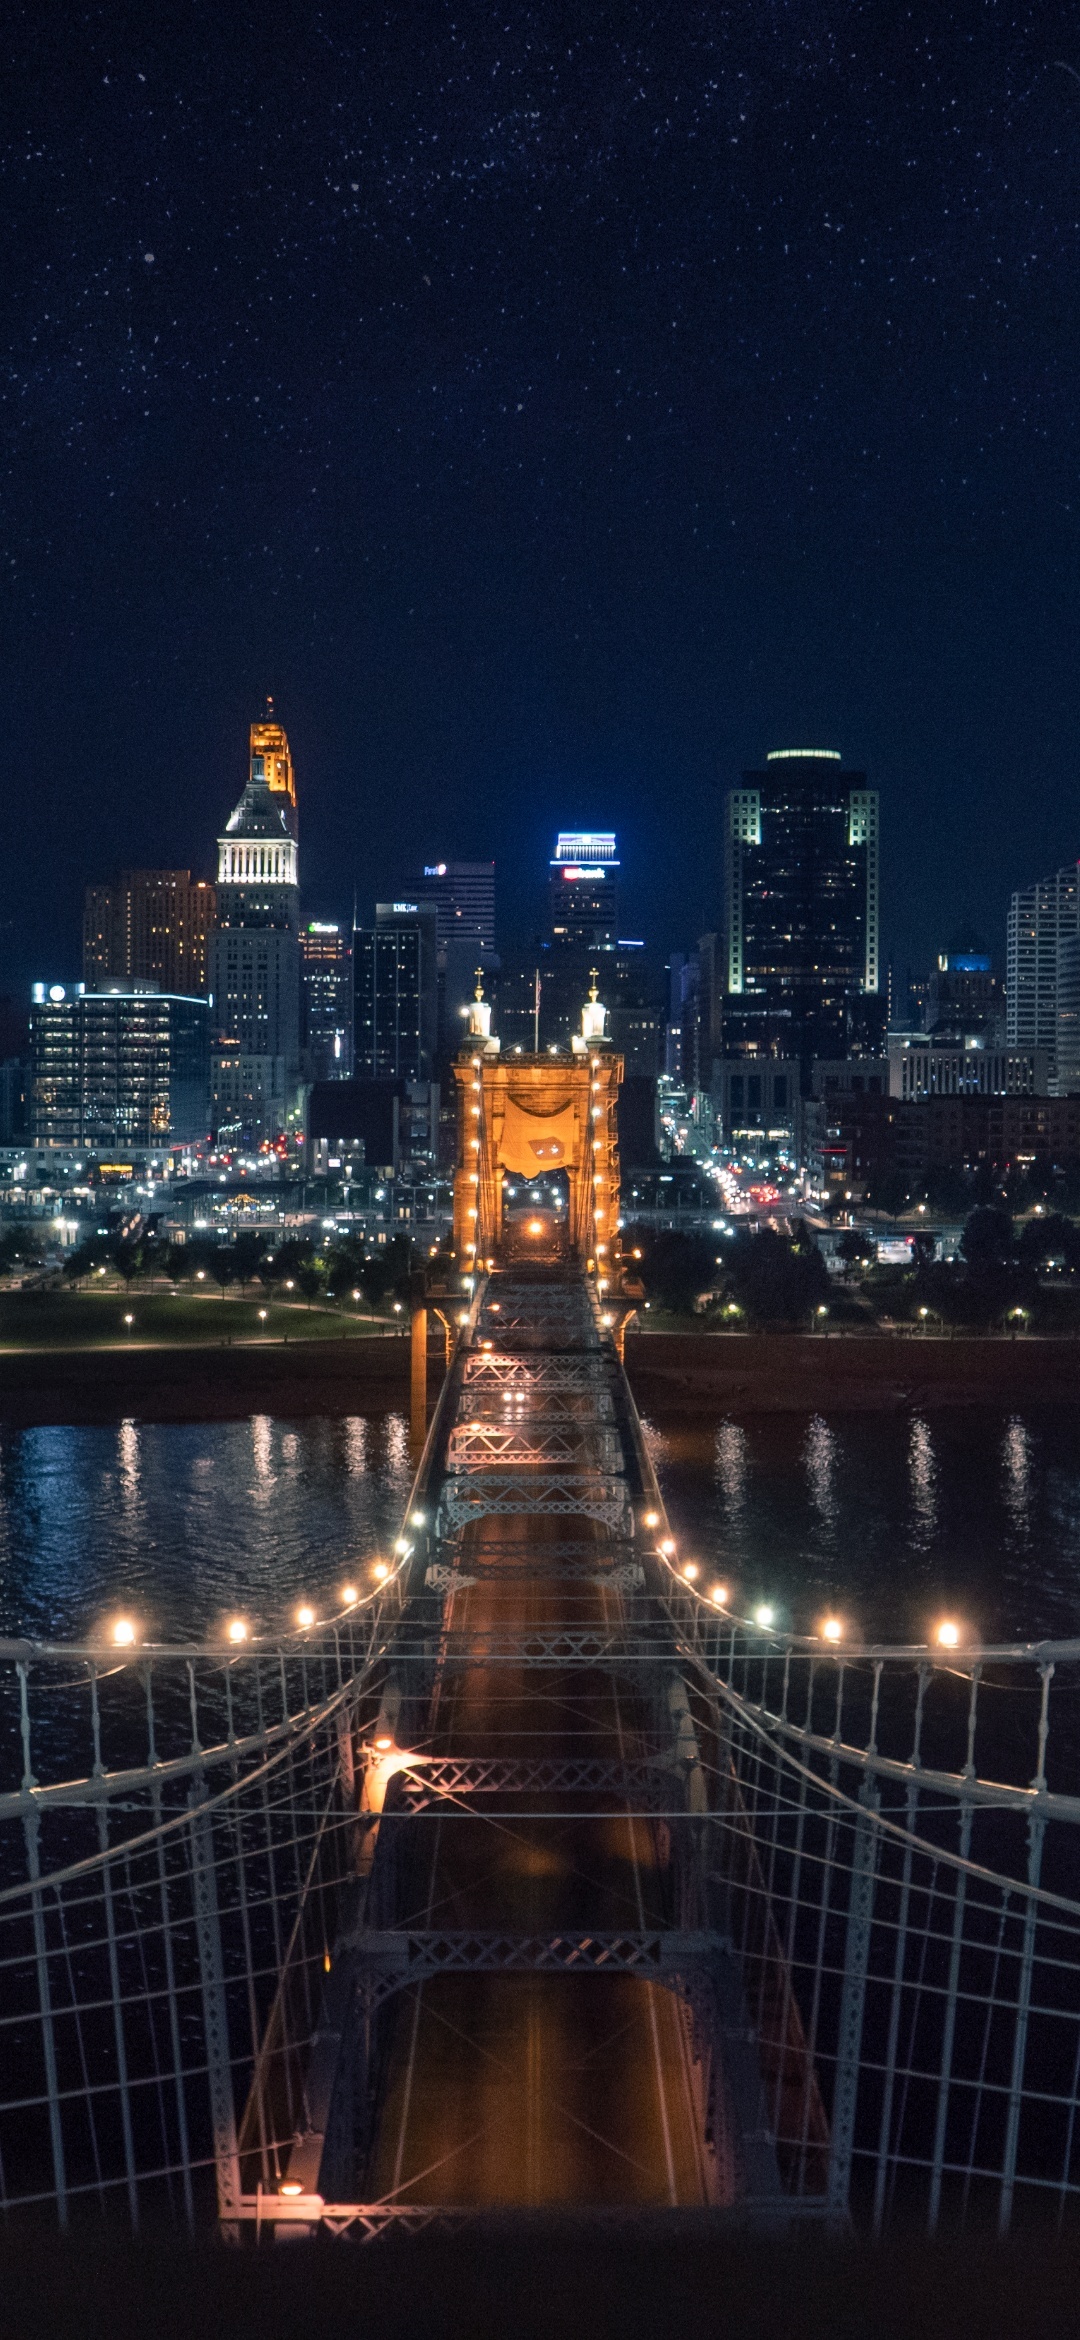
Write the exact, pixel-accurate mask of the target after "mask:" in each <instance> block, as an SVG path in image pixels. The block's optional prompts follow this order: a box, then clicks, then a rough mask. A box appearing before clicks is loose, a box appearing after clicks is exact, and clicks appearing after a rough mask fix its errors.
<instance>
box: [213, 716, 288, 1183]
mask: <svg viewBox="0 0 1080 2340" xmlns="http://www.w3.org/2000/svg"><path fill="white" fill-rule="evenodd" d="M299 926H300V915H299V888H298V882H297V862H296V791H295V786H294V782H293V770H292V758H291V756H290V755H289V745H288V741H287V739H286V737H285V733H284V732H283V730H282V729H281V726H280V724H277V723H272V722H269V721H267V722H264V723H253V724H252V727H251V748H250V766H249V775H248V783H247V786H246V788H245V790H244V793H243V795H242V797H241V798H240V802H239V804H238V805H237V806H236V809H235V811H234V812H233V813H232V814H231V816H230V818H229V820H228V821H227V823H226V826H225V834H224V836H223V837H219V839H218V924H217V931H216V933H215V934H214V937H213V942H212V945H211V952H210V971H211V987H212V990H213V995H214V1026H215V1042H214V1054H213V1110H214V1126H215V1128H216V1129H217V1130H218V1131H219V1133H222V1132H228V1133H229V1134H230V1135H233V1136H235V1137H238V1138H241V1139H246V1140H251V1141H254V1142H256V1143H257V1142H259V1141H260V1140H262V1139H265V1138H276V1137H280V1136H281V1135H282V1134H283V1133H284V1132H285V1131H286V1130H288V1129H291V1128H293V1127H295V1126H296V1125H297V1123H298V1120H299V1110H300V1094H299V1092H300V943H299Z"/></svg>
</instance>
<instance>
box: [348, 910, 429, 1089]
mask: <svg viewBox="0 0 1080 2340" xmlns="http://www.w3.org/2000/svg"><path fill="white" fill-rule="evenodd" d="M353 973H354V980H355V1005H354V1026H353V1063H354V1068H355V1072H356V1077H357V1079H358V1080H405V1081H430V1080H431V1078H432V1076H433V1073H434V1068H435V1050H436V1042H437V1034H438V1001H439V990H438V925H437V914H436V910H435V906H434V904H433V903H430V902H419V901H408V902H377V903H376V905H375V924H374V926H373V927H357V929H356V932H355V934H354V935H353Z"/></svg>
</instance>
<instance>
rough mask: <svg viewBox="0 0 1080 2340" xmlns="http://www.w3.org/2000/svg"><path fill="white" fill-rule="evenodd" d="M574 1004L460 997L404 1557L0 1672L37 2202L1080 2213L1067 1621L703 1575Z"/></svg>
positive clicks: (72, 2210) (11, 2171)
mask: <svg viewBox="0 0 1080 2340" xmlns="http://www.w3.org/2000/svg"><path fill="white" fill-rule="evenodd" d="M591 1004H592V1009H593V1014H592V1021H591V1023H590V1016H589V1010H588V1009H587V1010H586V1012H585V1018H584V1029H583V1034H582V1039H581V1042H580V1043H578V1044H577V1045H576V1048H575V1050H574V1051H573V1052H571V1054H570V1056H569V1057H568V1058H567V1059H565V1060H564V1061H563V1062H561V1063H559V1062H552V1061H551V1060H544V1059H538V1058H532V1059H530V1058H526V1059H523V1060H519V1061H518V1062H517V1063H516V1064H515V1063H513V1062H511V1063H510V1064H507V1063H506V1062H503V1061H500V1060H499V1056H498V1051H497V1044H496V1043H494V1042H493V1041H492V1040H491V1037H490V1032H489V1030H488V1028H487V1023H486V1015H485V1013H484V1012H480V1011H482V1009H483V1003H478V1007H477V1009H476V1010H474V1015H473V1019H472V1029H471V1034H470V1042H469V1046H468V1047H467V1048H466V1050H465V1051H464V1052H463V1055H462V1058H461V1060H460V1062H459V1067H458V1083H459V1115H460V1130H461V1144H460V1167H459V1173H458V1186H457V1194H456V1237H457V1251H458V1259H459V1262H460V1263H461V1267H462V1271H463V1273H462V1284H461V1290H460V1292H459V1295H458V1301H457V1303H456V1316H457V1319H459V1321H454V1322H453V1325H452V1344H451V1347H450V1354H449V1360H448V1365H447V1370H446V1374H445V1379H444V1381H443V1385H442V1389H441V1392H440V1394H439V1397H438V1401H437V1404H436V1407H435V1411H434V1416H433V1419H432V1421H431V1425H430V1429H429V1430H428V1432H427V1436H426V1442H425V1444H424V1448H423V1453H422V1456H421V1458H420V1461H419V1466H418V1469H417V1472H416V1476H415V1480H414V1484H413V1487H412V1490H411V1494H410V1498H409V1503H408V1506H407V1509H406V1512H405V1515H404V1518H403V1520H402V1522H401V1531H400V1534H399V1536H398V1538H397V1540H396V1543H395V1545H394V1548H393V1550H392V1552H390V1553H388V1554H379V1555H361V1556H357V1555H349V1556H348V1573H349V1574H350V1575H351V1576H352V1577H353V1578H354V1581H353V1582H350V1583H349V1584H348V1585H347V1587H346V1588H345V1589H344V1591H343V1594H342V1598H341V1600H340V1603H338V1604H337V1605H335V1606H334V1607H333V1609H332V1611H331V1612H330V1613H327V1614H313V1613H312V1612H310V1611H305V1612H304V1613H303V1622H302V1623H298V1625H297V1627H296V1629H295V1631H292V1632H290V1633H288V1634H287V1635H284V1636H281V1637H258V1636H252V1637H250V1638H245V1639H243V1640H240V1641H234V1642H229V1641H227V1640H224V1641H222V1642H221V1643H219V1644H206V1643H200V1644H199V1645H197V1646H194V1645H193V1646H191V1647H184V1648H178V1647H167V1648H160V1647H153V1646H149V1645H145V1644H140V1643H139V1642H138V1641H133V1642H132V1644H131V1645H130V1646H126V1647H115V1646H110V1645H109V1644H107V1643H104V1642H102V1643H96V1642H95V1643H86V1644H82V1645H68V1644H65V1645H62V1646H57V1645H37V1644H32V1643H30V1642H20V1641H9V1642H6V1643H3V1644H0V1762H2V1769H0V1863H2V1868H0V2202H2V2204H3V2207H4V2209H5V2210H6V2211H7V2212H8V2213H9V2214H10V2215H13V2216H14V2215H17V2214H19V2213H20V2212H21V2213H26V2214H31V2213H32V2214H34V2215H35V2216H37V2217H38V2218H40V2216H41V2215H42V2213H43V2212H47V2213H49V2214H52V2215H55V2217H56V2218H57V2219H58V2220H59V2222H60V2223H61V2224H62V2225H67V2224H70V2223H78V2222H79V2221H80V2220H81V2219H84V2218H86V2217H87V2216H88V2215H91V2214H92V2215H93V2216H94V2217H95V2218H99V2217H100V2214H101V2212H102V2210H103V2209H104V2210H105V2211H106V2212H107V2213H110V2214H111V2215H113V2216H115V2217H116V2218H117V2219H118V2220H121V2221H123V2222H124V2223H126V2224H129V2225H131V2226H133V2227H138V2226H140V2224H143V2223H146V2222H148V2221H153V2222H154V2223H160V2221H161V2220H162V2219H163V2218H170V2219H173V2220H176V2221H178V2222H181V2223H187V2224H189V2225H191V2226H195V2227H198V2226H200V2225H203V2226H207V2227H209V2226H212V2225H213V2224H214V2223H215V2222H216V2224H217V2225H218V2227H219V2228H220V2229H221V2230H222V2231H223V2232H224V2233H225V2234H226V2235H227V2236H229V2237H230V2238H233V2239H236V2240H243V2239H245V2238H246V2239H254V2238H258V2237H260V2236H263V2235H265V2236H267V2237H271V2236H272V2237H276V2238H284V2237H286V2236H288V2235H290V2234H292V2235H297V2234H308V2235H310V2234H312V2233H315V2232H321V2233H324V2234H327V2235H329V2236H335V2237H351V2238H354V2239H358V2240H370V2239H372V2238H376V2237H378V2236H380V2235H382V2234H384V2233H386V2232H387V2231H390V2230H401V2229H405V2230H410V2229H413V2228H416V2227H422V2226H425V2225H430V2224H431V2223H432V2222H436V2223H438V2222H453V2221H456V2220H464V2219H468V2218H471V2217H475V2216H476V2215H477V2214H479V2213H482V2212H486V2211H490V2210H492V2209H511V2210H521V2211H527V2210H538V2209H546V2210H551V2209H559V2208H564V2209H573V2210H575V2211H577V2212H580V2211H583V2210H587V2211H588V2213H589V2214H590V2215H593V2216H595V2217H597V2218H601V2219H608V2220H610V2219H618V2218H633V2217H637V2216H639V2215H640V2213H641V2212H642V2211H643V2210H645V2209H649V2210H652V2211H655V2212H663V2211H664V2210H668V2209H670V2210H672V2211H677V2210H682V2211H684V2212H685V2211H687V2210H693V2211H696V2212H697V2213H699V2214H700V2215H701V2216H702V2217H714V2218H717V2219H737V2220H741V2221H747V2220H748V2221H751V2222H760V2223H765V2224H768V2225H774V2224H784V2223H786V2222H788V2221H790V2220H792V2219H818V2220H824V2221H831V2222H833V2223H839V2224H848V2223H854V2225H855V2226H856V2227H857V2228H858V2229H861V2230H865V2231H867V2232H873V2231H880V2230H881V2229H882V2228H884V2227H886V2226H888V2224H889V2223H890V2221H899V2220H902V2221H903V2222H904V2224H905V2225H906V2226H910V2225H911V2224H912V2222H913V2221H917V2222H921V2223H922V2224H923V2225H924V2226H925V2227H926V2229H927V2230H930V2231H932V2230H933V2229H934V2228H935V2227H936V2226H937V2225H939V2224H941V2223H947V2224H948V2225H949V2226H950V2228H952V2227H955V2226H957V2225H960V2224H962V2223H963V2222H964V2221H966V2220H971V2221H973V2222H977V2223H978V2224H980V2225H984V2226H985V2225H987V2224H989V2225H991V2226H994V2225H996V2226H997V2227H998V2228H999V2229H1001V2230H1005V2229H1007V2228H1008V2227H1009V2225H1010V2224H1011V2223H1012V2222H1013V2221H1014V2220H1016V2219H1017V2218H1026V2217H1029V2216H1030V2217H1034V2218H1037V2219H1039V2220H1040V2221H1042V2222H1043V2223H1044V2224H1045V2223H1046V2222H1047V2221H1049V2222H1051V2223H1059V2222H1062V2221H1064V2222H1070V2221H1072V2220H1073V2219H1074V2218H1075V2215H1076V2207H1077V2201H1078V2196H1080V2138H1078V2136H1077V2106H1078V2101H1080V1898H1078V1871H1077V1859H1076V1854H1077V1848H1078V1846H1080V1835H1078V1824H1080V1776H1078V1759H1080V1737H1078V1729H1077V1720H1076V1715H1077V1706H1076V1691H1077V1688H1078V1687H1080V1642H1068V1643H1060V1644H1054V1645H1050V1644H1044V1645H1039V1646H1033V1647H1010V1648H993V1649H990V1648H987V1649H976V1648H975V1647H970V1648H967V1647H964V1646H957V1647H954V1648H951V1649H948V1650H946V1649H942V1648H937V1649H933V1650H932V1649H930V1648H926V1647H911V1648H895V1647H873V1646H862V1645H857V1644H855V1643H853V1642H850V1641H848V1640H846V1639H844V1638H837V1639H829V1638H828V1637H827V1636H826V1635H824V1634H823V1635H820V1636H812V1637H811V1636H798V1635H795V1634H791V1633H787V1632H783V1631H780V1630H779V1629H777V1628H776V1627H775V1626H773V1625H766V1624H764V1623H762V1622H761V1621H760V1620H759V1621H757V1622H755V1621H754V1620H752V1619H747V1618H744V1617H742V1616H741V1615H740V1614H739V1612H738V1604H737V1602H736V1600H735V1598H734V1596H733V1594H732V1593H731V1591H730V1589H729V1588H728V1587H726V1586H724V1585H722V1584H718V1583H715V1582H713V1581H711V1580H710V1579H709V1578H708V1577H707V1576H706V1575H704V1574H703V1573H702V1571H701V1570H700V1569H699V1567H698V1566H697V1565H696V1563H695V1562H694V1560H693V1558H691V1557H686V1556H684V1555H683V1554H682V1553H681V1552H680V1550H679V1545H678V1540H677V1534H676V1529H675V1526H674V1525H673V1524H672V1523H671V1522H670V1521H669V1520H668V1518H667V1515H666V1512H665V1508H664V1503H663V1500H662V1497H661V1493H660V1489H659V1487H658V1484H657V1480H656V1476H655V1473H654V1469H653V1466H652V1462H651V1459H650V1454H649V1447H648V1442H647V1440H646V1438H645V1436H644V1434H643V1431H642V1426H641V1423H640V1421H639V1419H638V1415H637V1412H636V1409H635V1406H634V1403H633V1399H632V1396H631V1393H630V1389H629V1386H628V1383H627V1380H626V1376H625V1373H624V1370H623V1365H622V1361H621V1354H620V1347H621V1338H622V1329H623V1325H624V1323H625V1320H626V1317H627V1314H628V1312H629V1309H630V1305H631V1303H630V1301H629V1300H628V1299H627V1296H626V1295H625V1292H624V1289H623V1285H622V1280H621V1272H620V1266H619V1259H618V1240H617V1228H618V1162H617V1144H616V1135H615V1098H616V1094H617V1087H618V1078H619V1064H618V1059H617V1057H615V1056H614V1054H613V1052H612V1051H610V1049H608V1048H607V1047H606V1045H605V1043H604V1040H603V1010H602V1009H598V1008H597V1005H596V1002H595V1000H594V1001H593V1003H591ZM526 1146H531V1147H533V1148H534V1149H537V1150H535V1151H534V1152H533V1153H532V1154H531V1155H529V1154H526V1155H525V1157H524V1160H525V1166H526V1169H527V1170H528V1168H529V1165H530V1163H531V1165H532V1169H533V1171H536V1170H537V1168H538V1166H539V1167H543V1168H544V1169H545V1170H546V1171H550V1170H552V1169H553V1168H562V1169H564V1170H565V1174H566V1178H567V1206H566V1210H565V1214H564V1215H563V1216H562V1217H561V1218H560V1220H559V1225H558V1228H557V1229H556V1227H555V1224H554V1221H553V1220H552V1218H551V1216H550V1214H549V1215H548V1216H547V1217H546V1218H541V1217H534V1218H532V1219H530V1218H527V1217H523V1216H522V1215H520V1214H519V1215H518V1216H517V1217H516V1218H515V1216H514V1214H513V1213H512V1212H510V1211H509V1209H508V1206H507V1199H506V1187H507V1172H508V1170H509V1171H510V1172H513V1171H514V1169H515V1166H516V1165H518V1164H519V1163H520V1161H521V1159H522V1148H523V1147H526ZM444 1313H445V1314H446V1316H447V1321H448V1323H449V1322H450V1317H451V1312H450V1310H449V1309H448V1308H446V1309H445V1310H444Z"/></svg>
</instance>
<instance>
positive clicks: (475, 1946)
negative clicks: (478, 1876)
mask: <svg viewBox="0 0 1080 2340" xmlns="http://www.w3.org/2000/svg"><path fill="white" fill-rule="evenodd" d="M730 1951H731V1944H730V1942H729V1941H728V1940H727V1939H726V1937H725V1936H723V1935H721V1934H712V1933H704V1932H702V1933H690V1932H687V1933H681V1932H678V1931H677V1930H676V1929H675V1928H674V1927H669V1928H665V1927H662V1926H657V1927H655V1928H653V1929H652V1930H651V1931H648V1932H629V1931H628V1932H625V1933H595V1934H594V1933H589V1934H510V1933H505V1934H503V1933H493V1932H481V1931H479V1930H477V1931H475V1932H472V1931H469V1930H467V1929H466V1930H462V1931H453V1932H451V1931H449V1930H443V1929H441V1928H439V1929H436V1928H423V1929H421V1928H417V1929H415V1930H414V1929H408V1930H406V1929H405V1928H401V1929H400V1930H399V1929H394V1930H391V1931H387V1932H385V1933H376V1932H375V1931H373V1930H372V1931H368V1930H366V1929H364V1928H363V1927H360V1928H358V1929H357V1931H356V1933H355V1934H351V1935H350V1934H343V1935H342V1936H341V1937H340V1939H339V1942H338V1957H339V1958H340V1957H343V1956H344V1957H346V1958H348V1959H349V1961H350V1963H354V1964H355V1972H356V1979H357V1983H358V1985H359V1987H360V1988H361V1989H362V1991H363V1992H364V1995H365V1997H366V1998H367V2000H368V2004H369V2005H370V2006H372V2007H376V2006H378V2005H379V2004H380V2003H381V2002H382V2000H384V1999H388V1998H391V1997H392V1996H393V1994H394V1992H395V1991H400V1990H404V1989H405V1988H406V1987H407V1986H408V1985H409V1984H410V1983H414V1982H425V1981H427V1980H429V1979H430V1978H431V1977H432V1976H434V1975H440V1974H634V1975H638V1976H640V1977H642V1978H643V1979H644V1980H646V1981H649V1982H662V1983H667V1984H670V1985H678V1984H679V1983H685V1982H687V1981H689V1979H690V1977H691V1975H693V1974H696V1973H700V1972H701V1970H702V1969H703V1968H707V1967H708V1966H709V1964H710V1963H711V1962H713V1961H715V1960H717V1959H718V1958H721V1957H723V1956H724V1955H725V1954H728V1955H730Z"/></svg>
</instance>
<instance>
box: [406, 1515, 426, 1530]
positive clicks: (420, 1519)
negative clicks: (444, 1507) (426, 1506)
mask: <svg viewBox="0 0 1080 2340" xmlns="http://www.w3.org/2000/svg"><path fill="white" fill-rule="evenodd" d="M426 1519H427V1513H426V1512H425V1511H414V1512H413V1514H412V1518H411V1519H410V1521H409V1525H410V1527H423V1525H424V1523H425V1521H426Z"/></svg>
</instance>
